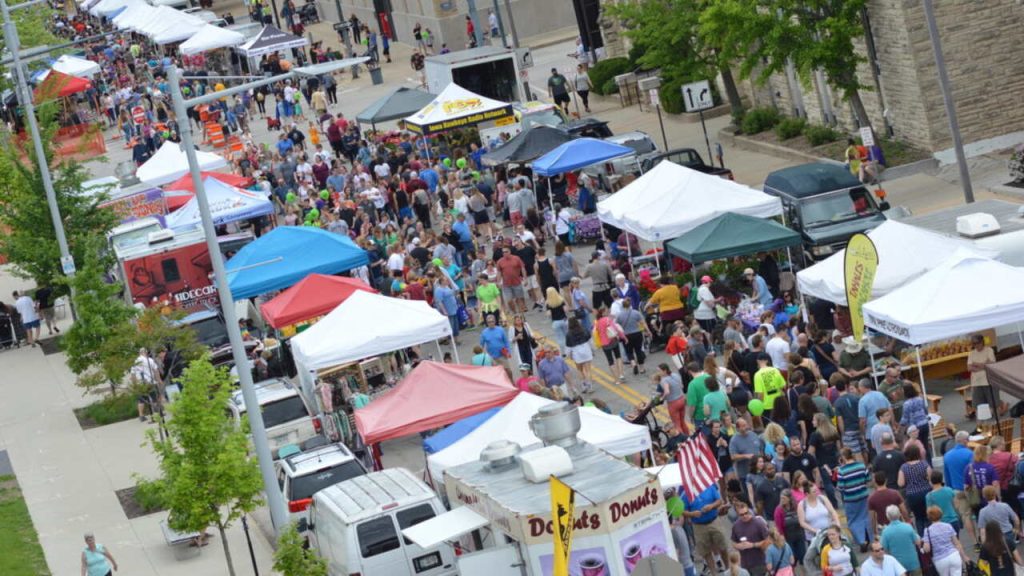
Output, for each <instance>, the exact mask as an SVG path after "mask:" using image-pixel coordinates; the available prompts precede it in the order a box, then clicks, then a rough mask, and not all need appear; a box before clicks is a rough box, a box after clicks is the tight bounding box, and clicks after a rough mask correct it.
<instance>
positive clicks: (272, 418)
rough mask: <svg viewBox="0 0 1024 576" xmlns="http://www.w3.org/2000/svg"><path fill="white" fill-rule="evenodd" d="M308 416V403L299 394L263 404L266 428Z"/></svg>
mask: <svg viewBox="0 0 1024 576" xmlns="http://www.w3.org/2000/svg"><path fill="white" fill-rule="evenodd" d="M307 416H309V412H307V411H306V405H305V404H303V403H302V399H301V398H299V397H298V396H289V397H288V398H282V399H281V400H278V401H277V402H271V403H270V404H264V405H263V425H264V426H265V427H266V428H273V427H274V426H278V425H280V424H285V423H287V422H291V421H292V420H298V419H299V418H305V417H307Z"/></svg>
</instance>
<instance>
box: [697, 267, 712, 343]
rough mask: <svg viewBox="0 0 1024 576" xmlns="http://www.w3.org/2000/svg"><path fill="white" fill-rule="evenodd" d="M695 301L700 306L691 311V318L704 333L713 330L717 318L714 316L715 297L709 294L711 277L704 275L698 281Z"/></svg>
mask: <svg viewBox="0 0 1024 576" xmlns="http://www.w3.org/2000/svg"><path fill="white" fill-rule="evenodd" d="M697 300H698V301H699V302H700V304H699V305H698V306H697V309H696V310H694V311H693V317H694V318H695V319H696V320H697V322H698V323H699V324H700V327H701V328H703V329H704V330H705V331H706V332H709V333H710V332H711V331H712V330H714V329H715V321H716V320H717V319H718V316H717V315H716V314H715V301H716V299H715V295H714V294H712V293H711V276H708V275H706V274H705V275H704V276H702V277H701V279H700V288H698V289H697Z"/></svg>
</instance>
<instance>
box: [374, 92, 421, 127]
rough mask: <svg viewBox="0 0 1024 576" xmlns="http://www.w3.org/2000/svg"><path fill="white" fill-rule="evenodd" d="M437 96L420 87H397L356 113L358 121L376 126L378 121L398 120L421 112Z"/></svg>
mask: <svg viewBox="0 0 1024 576" xmlns="http://www.w3.org/2000/svg"><path fill="white" fill-rule="evenodd" d="M434 98H435V96H434V95H433V94H430V93H428V92H424V91H423V90H420V89H418V88H406V87H405V86H402V87H401V88H396V89H395V90H393V91H391V93H389V94H388V95H387V96H384V97H383V98H381V99H380V100H377V101H376V102H374V103H373V104H371V105H370V106H368V107H367V108H366V109H364V110H363V111H362V112H360V113H359V114H357V115H356V122H360V123H363V124H371V125H373V126H375V127H376V124H377V122H387V121H388V120H398V119H399V118H405V117H406V116H409V115H410V114H413V113H415V112H419V111H420V108H423V107H424V106H426V105H427V104H430V103H431V102H432V101H433V100H434Z"/></svg>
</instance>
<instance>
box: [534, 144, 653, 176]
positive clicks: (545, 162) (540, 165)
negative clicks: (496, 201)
mask: <svg viewBox="0 0 1024 576" xmlns="http://www.w3.org/2000/svg"><path fill="white" fill-rule="evenodd" d="M634 153H635V151H634V150H633V149H632V148H630V147H629V146H623V145H621V144H616V143H614V142H607V141H605V140H598V139H597V138H578V139H576V140H570V141H569V142H566V143H565V144H562V145H561V146H559V147H558V148H555V149H554V150H552V151H550V152H548V153H547V154H545V155H543V156H541V157H540V158H537V159H536V160H534V161H533V163H532V164H531V166H533V171H534V172H535V173H536V174H537V175H538V176H555V175H558V174H565V173H566V172H572V171H573V170H579V169H580V168H586V167H587V166H591V165H594V164H598V163H600V162H604V161H605V160H611V159H612V158H618V157H620V156H628V155H630V154H634Z"/></svg>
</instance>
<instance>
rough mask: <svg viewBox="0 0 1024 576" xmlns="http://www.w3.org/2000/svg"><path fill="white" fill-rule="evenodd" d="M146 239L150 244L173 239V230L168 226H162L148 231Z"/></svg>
mask: <svg viewBox="0 0 1024 576" xmlns="http://www.w3.org/2000/svg"><path fill="white" fill-rule="evenodd" d="M146 240H147V241H148V242H149V244H150V245H153V244H163V243H164V242H170V241H171V240H174V230H172V229H170V228H164V229H163V230H157V231H155V232H150V233H149V236H148V237H147V238H146Z"/></svg>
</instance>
